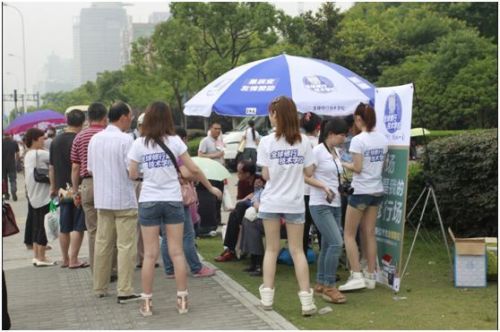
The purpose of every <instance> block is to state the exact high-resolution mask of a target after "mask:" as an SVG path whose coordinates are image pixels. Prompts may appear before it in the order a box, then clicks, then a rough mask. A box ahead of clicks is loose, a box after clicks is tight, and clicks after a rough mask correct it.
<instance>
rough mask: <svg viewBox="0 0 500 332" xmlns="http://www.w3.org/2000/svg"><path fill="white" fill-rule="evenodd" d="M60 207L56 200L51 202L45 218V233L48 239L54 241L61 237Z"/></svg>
mask: <svg viewBox="0 0 500 332" xmlns="http://www.w3.org/2000/svg"><path fill="white" fill-rule="evenodd" d="M59 217H60V214H59V207H58V206H57V205H56V203H55V202H53V201H51V202H50V208H49V213H47V214H46V215H45V217H44V219H43V225H44V226H45V234H46V235H47V240H48V241H54V240H56V239H57V238H58V237H59Z"/></svg>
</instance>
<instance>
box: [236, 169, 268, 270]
mask: <svg viewBox="0 0 500 332" xmlns="http://www.w3.org/2000/svg"><path fill="white" fill-rule="evenodd" d="M264 185H265V182H264V179H262V178H261V177H257V178H256V179H255V184H254V188H255V191H254V193H253V197H252V199H251V203H252V205H251V206H250V207H249V208H248V209H247V210H246V211H245V215H244V217H243V221H242V224H241V245H240V248H241V251H242V252H245V253H247V254H249V255H250V266H249V267H248V268H246V269H244V270H243V271H245V272H248V273H249V275H251V276H255V277H258V276H262V260H263V258H264V245H263V243H262V235H263V234H264V227H263V225H262V219H257V212H258V210H259V204H260V194H261V193H262V191H263V190H264Z"/></svg>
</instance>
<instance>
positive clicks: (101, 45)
mask: <svg viewBox="0 0 500 332" xmlns="http://www.w3.org/2000/svg"><path fill="white" fill-rule="evenodd" d="M124 6H125V4H121V3H107V2H101V3H93V4H92V6H91V7H90V8H83V9H82V10H81V12H80V21H79V23H78V24H77V28H76V29H75V30H78V31H77V34H78V35H79V36H77V37H79V38H75V39H78V40H79V42H78V43H76V45H75V46H74V47H75V53H78V54H79V58H80V59H79V60H80V61H79V63H80V84H84V83H85V82H87V81H95V80H96V78H97V74H98V73H100V72H103V71H106V70H118V69H120V68H122V66H124V65H125V64H127V63H128V62H129V59H130V41H131V37H132V36H131V18H130V17H129V16H128V15H127V12H126V11H125V8H123V7H124ZM77 48H78V52H76V51H77Z"/></svg>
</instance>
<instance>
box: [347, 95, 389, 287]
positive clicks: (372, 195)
mask: <svg viewBox="0 0 500 332" xmlns="http://www.w3.org/2000/svg"><path fill="white" fill-rule="evenodd" d="M354 123H355V125H356V127H357V128H358V129H359V130H360V131H361V133H360V134H358V135H356V136H354V137H353V138H352V141H351V146H350V147H349V152H350V153H351V155H352V160H353V162H352V163H343V166H344V167H345V168H348V169H350V170H352V171H353V178H352V184H351V185H352V188H353V189H354V193H353V195H351V196H350V197H349V203H348V204H349V205H348V206H347V211H346V218H345V226H344V228H345V229H344V242H345V248H346V253H347V258H348V260H349V266H350V267H351V276H350V277H349V280H348V281H347V283H345V284H344V285H342V286H340V287H339V290H341V291H350V290H355V289H361V288H365V287H366V288H369V289H373V288H375V284H376V275H375V268H376V259H377V240H376V237H375V226H376V222H377V214H378V208H379V205H380V203H381V202H382V198H383V195H384V187H383V185H382V168H383V165H384V160H385V156H386V154H387V139H386V138H385V137H384V136H383V135H382V134H380V133H378V132H375V131H374V129H375V124H376V117H375V110H374V109H373V108H372V107H371V106H369V105H366V104H359V105H358V107H357V108H356V111H355V112H354ZM358 227H360V230H361V237H362V240H361V243H362V244H363V246H364V250H363V252H364V253H365V254H366V257H365V258H366V260H367V263H368V270H367V271H364V273H362V272H361V267H360V263H359V251H358V245H357V243H356V233H357V231H358Z"/></svg>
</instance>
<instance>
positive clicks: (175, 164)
mask: <svg viewBox="0 0 500 332" xmlns="http://www.w3.org/2000/svg"><path fill="white" fill-rule="evenodd" d="M155 142H156V144H158V145H159V146H160V147H161V148H162V149H163V151H165V153H166V154H167V155H168V157H169V158H170V160H172V163H173V164H174V166H175V169H176V170H177V173H179V174H181V171H180V169H179V165H177V160H176V159H175V156H174V154H173V153H172V151H170V149H169V148H168V147H167V146H166V145H165V143H163V141H162V140H161V139H155Z"/></svg>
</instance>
